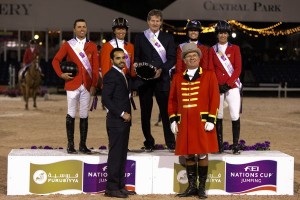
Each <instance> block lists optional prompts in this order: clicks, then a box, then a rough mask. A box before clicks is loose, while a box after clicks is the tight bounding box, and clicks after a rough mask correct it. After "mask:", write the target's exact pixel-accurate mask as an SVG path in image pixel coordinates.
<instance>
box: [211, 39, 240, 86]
mask: <svg viewBox="0 0 300 200" xmlns="http://www.w3.org/2000/svg"><path fill="white" fill-rule="evenodd" d="M217 45H218V44H216V45H214V46H213V49H214V50H215V52H216V55H217V57H218V58H219V60H220V62H221V64H222V65H223V67H224V69H225V70H226V72H227V74H228V75H229V76H230V77H231V76H232V73H233V71H234V69H233V66H232V64H231V62H230V60H229V59H228V57H227V56H226V54H225V53H223V52H221V51H218V46H217ZM235 84H236V86H237V87H238V88H241V87H242V83H241V81H240V79H239V78H238V79H237V80H236V82H235Z"/></svg>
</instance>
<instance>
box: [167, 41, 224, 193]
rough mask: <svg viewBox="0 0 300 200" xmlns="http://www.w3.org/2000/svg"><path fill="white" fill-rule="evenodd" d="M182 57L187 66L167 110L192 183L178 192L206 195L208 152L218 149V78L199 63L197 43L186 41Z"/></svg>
mask: <svg viewBox="0 0 300 200" xmlns="http://www.w3.org/2000/svg"><path fill="white" fill-rule="evenodd" d="M181 57H182V59H183V61H184V63H185V65H186V67H187V69H186V70H185V71H184V72H183V73H176V74H175V75H174V77H173V80H172V84H171V91H170V96H169V106H168V114H169V119H170V123H171V130H172V132H173V133H174V135H175V136H176V148H175V155H179V156H184V158H185V161H186V163H185V165H186V171H187V177H188V183H189V186H188V188H187V189H186V191H185V192H183V193H181V194H177V196H178V197H188V196H193V195H198V197H199V198H200V199H204V198H207V196H206V194H205V182H206V178H207V171H208V153H214V152H218V143H217V135H216V130H215V128H214V127H215V123H216V116H217V112H218V106H219V101H220V97H219V89H218V81H217V78H216V75H215V73H214V72H213V71H210V70H205V69H202V67H200V66H199V62H200V59H201V57H202V53H201V51H200V49H199V48H198V47H197V45H196V44H194V43H187V44H185V45H183V47H182V55H181ZM197 173H198V176H197ZM197 177H198V179H199V185H198V187H197Z"/></svg>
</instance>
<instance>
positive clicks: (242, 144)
mask: <svg viewBox="0 0 300 200" xmlns="http://www.w3.org/2000/svg"><path fill="white" fill-rule="evenodd" d="M270 144H271V143H270V142H269V141H265V142H263V143H256V144H254V145H250V146H247V145H246V141H245V140H240V141H239V144H238V146H239V149H240V150H242V151H268V150H270ZM232 147H233V145H232V144H229V143H228V142H224V143H223V148H224V150H232Z"/></svg>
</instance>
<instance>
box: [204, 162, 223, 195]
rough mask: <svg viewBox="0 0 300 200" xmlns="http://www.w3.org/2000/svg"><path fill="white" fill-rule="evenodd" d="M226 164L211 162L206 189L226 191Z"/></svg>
mask: <svg viewBox="0 0 300 200" xmlns="http://www.w3.org/2000/svg"><path fill="white" fill-rule="evenodd" d="M224 185H225V162H224V161H222V160H210V161H209V164H208V172H207V179H206V189H218V190H225V187H224Z"/></svg>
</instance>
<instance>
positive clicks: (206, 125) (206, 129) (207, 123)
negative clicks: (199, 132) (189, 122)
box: [204, 122, 215, 131]
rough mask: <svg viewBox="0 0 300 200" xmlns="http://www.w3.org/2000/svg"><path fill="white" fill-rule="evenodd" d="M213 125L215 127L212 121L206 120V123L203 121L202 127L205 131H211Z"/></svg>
mask: <svg viewBox="0 0 300 200" xmlns="http://www.w3.org/2000/svg"><path fill="white" fill-rule="evenodd" d="M214 127H215V125H214V124H213V123H211V122H206V123H205V126H204V129H205V131H211V130H213V129H214Z"/></svg>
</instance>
